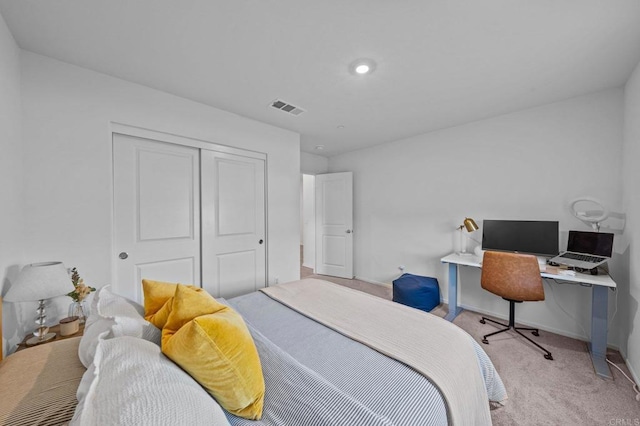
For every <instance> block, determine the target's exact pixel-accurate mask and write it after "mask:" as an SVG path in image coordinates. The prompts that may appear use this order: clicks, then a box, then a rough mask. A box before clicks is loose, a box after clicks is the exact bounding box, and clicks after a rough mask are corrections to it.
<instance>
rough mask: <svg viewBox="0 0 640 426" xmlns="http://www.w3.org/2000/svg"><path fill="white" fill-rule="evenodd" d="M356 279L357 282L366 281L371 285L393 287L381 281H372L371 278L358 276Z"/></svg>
mask: <svg viewBox="0 0 640 426" xmlns="http://www.w3.org/2000/svg"><path fill="white" fill-rule="evenodd" d="M354 278H355V279H356V280H360V281H366V282H368V283H371V284H376V285H383V286H385V287H391V284H388V283H383V282H381V281H375V280H372V279H371V278H365V277H358V276H356V277H354Z"/></svg>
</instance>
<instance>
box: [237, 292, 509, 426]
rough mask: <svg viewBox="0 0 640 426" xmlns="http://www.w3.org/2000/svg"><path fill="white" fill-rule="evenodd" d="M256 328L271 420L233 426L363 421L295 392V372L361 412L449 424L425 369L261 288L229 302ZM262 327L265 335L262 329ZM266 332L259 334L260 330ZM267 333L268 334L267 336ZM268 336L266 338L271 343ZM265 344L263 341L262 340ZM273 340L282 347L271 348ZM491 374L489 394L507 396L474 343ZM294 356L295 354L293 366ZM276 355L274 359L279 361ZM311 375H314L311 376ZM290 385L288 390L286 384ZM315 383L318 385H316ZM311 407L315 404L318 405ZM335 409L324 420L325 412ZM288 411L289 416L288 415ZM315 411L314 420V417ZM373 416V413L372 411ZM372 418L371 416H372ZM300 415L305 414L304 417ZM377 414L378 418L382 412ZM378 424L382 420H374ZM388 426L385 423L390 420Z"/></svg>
mask: <svg viewBox="0 0 640 426" xmlns="http://www.w3.org/2000/svg"><path fill="white" fill-rule="evenodd" d="M228 303H229V304H230V305H231V306H233V307H234V308H235V309H236V310H237V311H238V312H240V313H241V314H242V315H243V317H244V318H245V321H246V322H247V324H248V325H249V326H250V329H252V332H253V333H255V334H254V335H255V336H257V337H256V345H257V346H258V352H259V353H260V357H261V360H262V362H263V369H264V374H265V385H266V388H267V390H266V395H267V396H266V400H265V409H264V413H263V418H262V420H261V421H259V422H254V421H247V420H243V419H239V418H237V417H234V416H232V415H228V417H229V421H230V423H231V424H233V425H256V424H257V425H260V424H264V425H267V424H269V425H294V426H295V425H308V424H309V425H341V424H344V425H360V424H367V423H365V422H364V419H365V418H367V417H364V418H362V419H360V417H348V416H347V417H344V418H342V417H340V418H338V419H336V417H335V416H333V414H332V412H333V411H334V410H335V409H336V408H335V407H333V406H331V404H332V403H328V402H327V401H328V400H325V399H324V397H323V398H322V399H319V398H318V397H317V396H311V393H309V392H311V391H312V390H313V391H315V390H317V389H311V390H307V391H304V392H302V391H299V392H294V393H293V395H296V396H295V397H292V396H291V395H292V394H291V393H290V392H291V389H292V387H291V386H294V385H295V386H297V385H301V384H304V383H292V382H290V381H289V379H288V378H287V377H288V373H287V372H292V371H293V370H300V369H301V370H304V371H302V372H300V371H297V372H295V373H292V374H294V376H295V377H309V378H311V377H312V375H316V376H315V377H316V378H318V377H319V378H320V380H321V381H322V382H323V383H324V384H323V385H322V386H321V389H320V390H321V391H322V392H325V391H327V390H328V389H330V387H328V385H330V386H333V388H334V389H332V391H333V390H337V391H339V392H340V393H343V394H344V395H343V396H342V397H339V401H340V403H341V404H342V403H344V404H345V405H343V407H344V409H346V410H347V411H348V410H349V409H348V408H347V406H348V404H350V403H351V402H353V401H355V402H357V404H356V405H355V406H354V407H356V408H355V410H359V411H360V410H361V409H362V407H361V406H364V407H366V409H367V410H369V411H370V412H371V413H373V414H375V416H376V417H377V419H378V420H376V421H383V420H382V419H386V421H388V422H389V423H387V424H393V425H403V426H404V425H446V424H447V415H446V406H445V404H444V402H443V399H442V396H441V395H440V393H439V391H438V390H437V389H436V388H435V386H433V384H431V383H430V382H429V381H428V380H427V379H425V378H424V377H423V376H422V375H421V374H419V373H417V372H415V371H414V370H412V369H411V368H409V367H407V366H405V365H404V364H401V363H399V362H397V361H395V360H393V359H391V358H388V357H386V356H384V355H382V354H380V353H378V352H376V351H374V350H372V349H370V348H368V347H366V346H364V345H362V344H360V343H358V342H355V341H353V340H351V339H349V338H347V337H345V336H342V335H340V334H338V333H336V332H334V331H333V330H330V329H329V328H327V327H325V326H323V325H321V324H319V323H317V322H315V321H313V320H311V319H309V318H306V317H304V316H302V315H300V314H299V313H297V312H295V311H293V310H291V309H289V308H287V307H286V306H284V305H282V304H280V303H278V302H276V301H274V300H272V299H270V298H269V297H267V296H265V295H264V294H261V293H259V292H256V293H251V294H248V295H245V296H240V297H237V298H234V299H231V300H230V301H228ZM256 331H257V332H256ZM258 333H259V334H258ZM265 336H266V337H265ZM265 340H266V343H265ZM258 341H260V342H261V343H258ZM270 344H273V345H275V346H277V347H278V348H279V349H275V350H274V349H268V348H267V347H268V346H269V345H270ZM474 349H475V352H476V354H477V356H478V360H479V363H480V365H481V369H482V372H483V377H484V380H485V383H486V388H487V391H488V394H489V398H490V399H491V400H494V401H501V400H503V399H504V398H505V397H506V392H505V390H504V386H503V384H502V382H501V381H500V378H499V376H498V375H497V373H496V372H495V369H494V367H493V365H492V363H491V361H490V360H489V359H488V357H487V356H486V354H485V353H484V351H483V350H482V349H481V348H480V347H479V346H478V345H475V344H474ZM282 352H285V353H286V354H285V355H287V356H286V358H287V367H286V369H285V370H284V371H278V368H279V366H280V365H281V361H278V358H281V355H282ZM288 356H291V357H292V358H294V359H295V361H294V362H293V363H290V362H289V361H291V360H290V359H289V358H288ZM271 359H273V361H271ZM305 375H307V376H305ZM287 387H288V389H289V390H285V389H287ZM311 387H312V388H313V387H314V386H311ZM311 406H315V408H312V407H311ZM323 410H325V411H327V412H326V413H325V414H324V415H326V416H328V417H323V414H322V411H323ZM284 411H286V413H287V414H286V415H285V414H281V413H282V412H284ZM309 413H313V415H312V416H311V418H312V419H313V420H311V421H309V417H305V416H307V415H308V414H309ZM371 413H370V414H371ZM367 415H369V414H367ZM296 416H299V417H296ZM374 418H375V417H374ZM347 419H350V420H347ZM371 424H376V423H371ZM382 424H385V423H382Z"/></svg>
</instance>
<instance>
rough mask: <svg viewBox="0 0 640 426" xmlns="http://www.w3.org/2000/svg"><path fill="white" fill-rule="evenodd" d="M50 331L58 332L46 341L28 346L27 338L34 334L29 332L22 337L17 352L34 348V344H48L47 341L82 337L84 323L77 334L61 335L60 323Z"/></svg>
mask: <svg viewBox="0 0 640 426" xmlns="http://www.w3.org/2000/svg"><path fill="white" fill-rule="evenodd" d="M49 332H50V333H56V337H54V338H53V339H51V340H47V341H46V342H42V343H37V344H35V345H29V346H27V340H29V339H30V338H32V337H33V334H27V335H26V336H25V337H24V339H22V342H20V343H18V348H17V349H16V352H18V351H21V350H24V349H28V348H32V347H34V346H39V345H46V344H47V343H51V342H57V341H59V340H64V339H70V338H72V337H80V336H82V334H83V333H84V324H80V326H79V330H78V332H77V333H75V334H72V335H70V336H61V335H60V324H56V325H54V326H53V327H51V328H49Z"/></svg>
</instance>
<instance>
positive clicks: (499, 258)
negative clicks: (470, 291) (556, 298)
mask: <svg viewBox="0 0 640 426" xmlns="http://www.w3.org/2000/svg"><path fill="white" fill-rule="evenodd" d="M480 282H481V284H482V288H483V289H485V290H487V291H489V292H491V293H493V294H496V295H498V296H500V297H504V298H505V299H509V300H515V301H530V302H532V301H537V300H544V287H543V286H542V277H541V276H540V267H539V266H538V259H537V258H536V257H535V256H533V255H530V254H518V253H504V252H497V251H487V252H485V253H484V257H483V259H482V277H481V279H480Z"/></svg>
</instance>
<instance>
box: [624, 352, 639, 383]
mask: <svg viewBox="0 0 640 426" xmlns="http://www.w3.org/2000/svg"><path fill="white" fill-rule="evenodd" d="M622 358H623V359H624V363H625V364H626V365H627V368H628V369H629V373H631V378H632V379H633V381H634V382H636V384H637V385H638V386H640V376H638V374H637V373H636V372H635V370H634V369H633V367H632V366H631V364H630V363H629V359H628V358H627V355H626V354H624V355H623V356H622Z"/></svg>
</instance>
